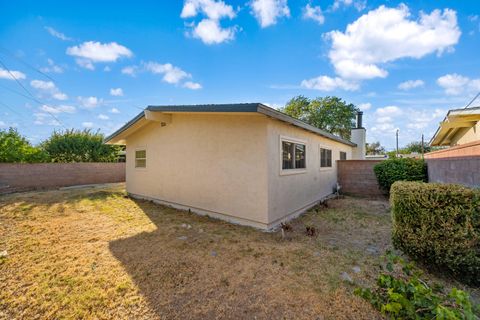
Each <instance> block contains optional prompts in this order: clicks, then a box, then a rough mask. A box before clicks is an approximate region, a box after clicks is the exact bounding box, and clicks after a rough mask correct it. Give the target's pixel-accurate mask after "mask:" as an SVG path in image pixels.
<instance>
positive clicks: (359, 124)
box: [357, 111, 363, 129]
mask: <svg viewBox="0 0 480 320" xmlns="http://www.w3.org/2000/svg"><path fill="white" fill-rule="evenodd" d="M360 128H363V111H357V129H360Z"/></svg>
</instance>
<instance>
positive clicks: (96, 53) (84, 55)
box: [67, 41, 133, 69]
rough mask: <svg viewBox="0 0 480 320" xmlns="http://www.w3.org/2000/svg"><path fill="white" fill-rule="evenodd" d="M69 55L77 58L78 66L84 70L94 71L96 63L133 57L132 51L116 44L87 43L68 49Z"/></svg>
mask: <svg viewBox="0 0 480 320" xmlns="http://www.w3.org/2000/svg"><path fill="white" fill-rule="evenodd" d="M67 54H68V55H71V56H74V57H77V59H76V60H75V61H76V62H77V64H78V65H79V66H81V67H83V68H87V69H93V68H94V66H93V63H96V62H116V61H117V60H118V59H120V58H123V57H126V58H129V57H131V56H133V53H132V51H130V49H128V48H127V47H124V46H122V45H120V44H118V43H116V42H110V43H100V42H95V41H87V42H84V43H82V44H80V45H79V46H73V47H68V48H67Z"/></svg>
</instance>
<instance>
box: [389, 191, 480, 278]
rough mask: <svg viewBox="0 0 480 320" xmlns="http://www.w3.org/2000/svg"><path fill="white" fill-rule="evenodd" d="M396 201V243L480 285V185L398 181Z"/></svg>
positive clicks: (414, 255)
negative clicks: (475, 186)
mask: <svg viewBox="0 0 480 320" xmlns="http://www.w3.org/2000/svg"><path fill="white" fill-rule="evenodd" d="M390 202H391V205H392V215H393V234H392V237H393V244H394V245H395V247H396V248H398V249H401V250H402V251H403V252H405V253H406V254H408V255H409V256H410V257H412V258H413V259H417V260H421V261H424V262H427V263H431V264H434V265H435V266H438V267H443V268H446V269H447V270H449V271H451V272H452V273H453V274H454V275H455V276H457V277H458V278H459V279H461V280H463V281H465V282H467V283H472V284H480V190H478V189H469V188H466V187H462V186H459V185H452V184H438V183H421V182H395V183H394V184H393V186H392V189H391V195H390Z"/></svg>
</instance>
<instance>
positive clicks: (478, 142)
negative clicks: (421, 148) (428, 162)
mask: <svg viewBox="0 0 480 320" xmlns="http://www.w3.org/2000/svg"><path fill="white" fill-rule="evenodd" d="M430 145H431V146H432V147H449V148H445V149H442V150H437V151H433V152H430V153H427V154H426V155H425V157H426V158H446V157H459V156H480V107H474V108H467V109H453V110H450V111H448V113H447V115H446V117H445V119H444V120H443V121H442V122H440V126H439V127H438V129H437V132H435V135H434V136H433V138H432V139H431V140H430Z"/></svg>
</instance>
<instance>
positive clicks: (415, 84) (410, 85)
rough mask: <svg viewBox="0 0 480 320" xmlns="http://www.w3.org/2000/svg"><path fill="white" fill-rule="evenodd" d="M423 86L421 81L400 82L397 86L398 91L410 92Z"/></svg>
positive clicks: (423, 83)
mask: <svg viewBox="0 0 480 320" xmlns="http://www.w3.org/2000/svg"><path fill="white" fill-rule="evenodd" d="M424 85H425V82H423V80H408V81H405V82H402V83H400V84H399V85H398V89H400V90H410V89H414V88H418V87H423V86H424Z"/></svg>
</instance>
